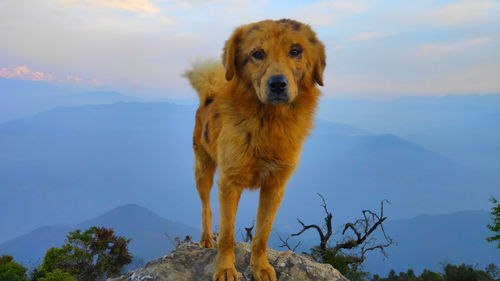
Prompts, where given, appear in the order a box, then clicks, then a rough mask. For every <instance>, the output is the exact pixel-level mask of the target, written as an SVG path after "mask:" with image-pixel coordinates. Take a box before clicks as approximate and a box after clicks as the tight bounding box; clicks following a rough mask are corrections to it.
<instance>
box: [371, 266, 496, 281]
mask: <svg viewBox="0 0 500 281" xmlns="http://www.w3.org/2000/svg"><path fill="white" fill-rule="evenodd" d="M443 270H444V274H441V273H436V272H433V271H430V270H428V269H426V270H424V271H423V272H422V274H421V275H420V276H416V275H415V272H414V271H413V270H412V269H408V271H407V272H400V273H399V275H397V274H396V272H395V271H394V270H391V271H390V272H389V275H388V276H387V278H380V276H378V275H374V276H373V278H372V279H371V280H372V281H499V280H500V279H498V277H499V275H500V272H499V270H498V268H497V267H496V265H494V264H490V265H488V266H487V267H486V269H485V270H484V271H483V270H478V269H475V268H474V267H472V266H471V265H465V264H461V265H458V266H457V265H452V264H447V265H445V266H444V267H443Z"/></svg>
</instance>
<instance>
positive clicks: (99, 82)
mask: <svg viewBox="0 0 500 281" xmlns="http://www.w3.org/2000/svg"><path fill="white" fill-rule="evenodd" d="M89 84H90V85H92V86H102V85H104V83H103V82H101V81H98V80H97V79H95V78H93V79H92V80H90V82H89Z"/></svg>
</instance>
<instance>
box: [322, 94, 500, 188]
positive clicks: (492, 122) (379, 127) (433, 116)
mask: <svg viewBox="0 0 500 281" xmlns="http://www.w3.org/2000/svg"><path fill="white" fill-rule="evenodd" d="M318 116H319V117H320V118H322V119H325V120H329V121H334V122H340V123H345V124H349V125H352V126H355V127H359V128H363V129H366V130H369V131H371V132H375V133H378V134H384V133H392V134H395V135H398V136H400V137H403V138H404V139H406V140H409V141H411V142H413V143H415V144H418V145H420V146H422V147H425V148H427V149H429V150H432V151H434V152H437V153H439V154H441V155H443V156H445V157H447V158H449V159H451V160H453V161H455V162H457V163H460V164H461V165H463V166H466V167H468V168H472V169H475V170H478V171H481V172H485V173H488V174H489V175H491V176H494V177H496V178H497V180H500V176H499V175H500V149H499V148H500V94H484V95H479V94H471V95H447V96H442V97H435V96H428V97H426V96H414V97H401V98H397V99H393V100H377V101H375V100H366V99H365V100H352V99H351V100H350V99H326V98H325V99H323V100H322V101H321V102H320V107H319V110H318Z"/></svg>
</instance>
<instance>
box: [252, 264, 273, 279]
mask: <svg viewBox="0 0 500 281" xmlns="http://www.w3.org/2000/svg"><path fill="white" fill-rule="evenodd" d="M252 273H253V278H254V279H255V281H276V280H278V279H277V278H276V273H275V272H274V268H273V267H272V266H271V265H270V264H269V263H267V264H265V265H262V266H252Z"/></svg>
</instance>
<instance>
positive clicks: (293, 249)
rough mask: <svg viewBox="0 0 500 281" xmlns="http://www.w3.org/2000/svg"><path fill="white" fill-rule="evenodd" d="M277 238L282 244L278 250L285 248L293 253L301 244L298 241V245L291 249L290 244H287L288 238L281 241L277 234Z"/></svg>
mask: <svg viewBox="0 0 500 281" xmlns="http://www.w3.org/2000/svg"><path fill="white" fill-rule="evenodd" d="M278 238H279V239H280V241H281V243H282V244H281V245H280V246H279V247H280V248H284V247H286V248H287V249H288V250H290V251H292V252H295V250H296V249H297V247H299V245H300V243H301V242H302V241H299V243H297V244H296V245H295V246H294V247H291V246H290V244H288V240H289V239H290V236H288V237H287V238H286V239H283V238H282V237H281V235H279V234H278Z"/></svg>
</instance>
